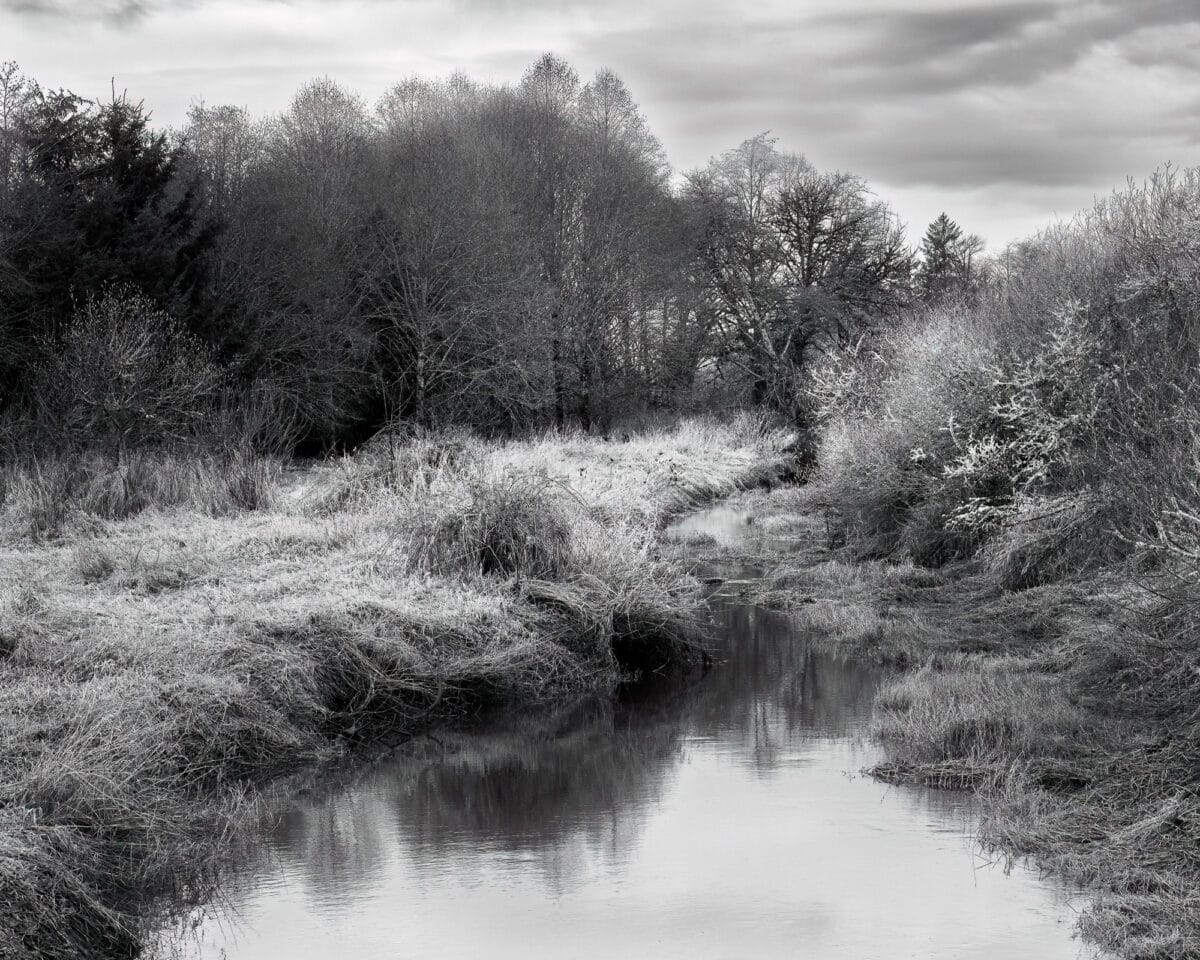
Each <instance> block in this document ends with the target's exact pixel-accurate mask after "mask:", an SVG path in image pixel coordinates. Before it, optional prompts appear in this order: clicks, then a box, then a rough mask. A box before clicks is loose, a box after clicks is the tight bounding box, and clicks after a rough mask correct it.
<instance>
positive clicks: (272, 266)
mask: <svg viewBox="0 0 1200 960" xmlns="http://www.w3.org/2000/svg"><path fill="white" fill-rule="evenodd" d="M981 247H982V244H981V242H980V241H979V240H978V238H976V237H969V236H964V235H963V233H962V231H961V229H960V228H959V227H958V226H957V225H956V224H954V223H953V221H951V220H949V218H947V217H945V215H943V216H942V217H940V218H939V219H938V220H937V221H935V222H934V223H933V224H932V225H931V226H930V228H929V230H928V232H927V234H926V236H925V238H924V240H923V242H922V244H921V246H920V249H919V250H913V249H912V248H911V247H910V246H909V244H908V242H907V241H906V238H905V235H904V231H903V229H902V226H901V224H900V223H899V221H898V219H897V217H896V216H895V215H894V213H893V212H892V211H891V210H890V209H889V208H888V206H887V205H886V204H885V203H884V202H882V201H881V200H879V199H878V198H877V197H875V196H874V195H873V194H872V192H871V191H870V189H869V187H868V185H867V184H866V183H865V182H864V181H863V180H862V179H860V178H858V177H855V176H853V175H850V174H847V173H843V172H828V171H821V170H817V169H816V168H814V167H813V166H812V165H811V164H809V163H808V162H807V161H806V160H804V158H803V157H801V156H799V155H796V154H791V153H787V152H785V151H782V150H781V149H779V148H778V146H777V144H776V142H775V141H774V140H773V139H772V138H770V137H769V136H767V135H765V134H763V135H760V136H757V137H754V138H752V139H750V140H747V141H746V142H744V143H742V144H741V145H740V146H738V147H736V148H734V149H732V150H730V151H728V152H727V153H725V154H723V155H721V156H720V157H717V158H715V159H714V160H712V161H711V162H710V163H709V164H708V165H707V166H706V167H704V168H703V169H700V170H695V171H692V172H690V173H688V174H686V175H685V176H684V177H682V178H681V179H680V180H679V181H674V180H673V177H672V172H671V170H670V168H669V166H668V164H667V161H666V159H665V156H664V153H663V150H662V147H661V145H660V144H659V142H658V140H657V139H656V138H655V137H654V135H653V133H652V132H651V130H650V128H649V125H648V123H647V121H646V119H645V117H644V116H643V114H642V113H641V111H640V109H639V107H638V105H637V103H636V101H635V100H634V98H633V96H632V94H631V93H630V91H629V90H628V88H627V87H626V86H625V84H624V83H623V82H622V81H621V79H620V78H619V77H617V76H616V75H615V74H614V73H612V72H611V71H607V70H604V71H600V72H599V73H597V74H596V75H595V76H594V77H593V78H591V79H590V80H587V81H586V82H585V81H583V80H581V79H580V77H579V76H578V75H577V74H576V72H575V71H574V70H573V69H572V68H571V66H570V65H569V64H567V63H566V62H564V61H563V60H561V59H559V58H557V57H555V56H553V55H550V54H547V55H544V56H542V57H540V58H539V59H538V60H537V61H535V62H534V63H533V64H532V65H531V66H530V67H529V68H528V70H527V71H526V72H525V74H524V76H523V77H522V78H521V80H520V81H519V82H518V83H516V84H513V85H499V86H498V85H488V84H481V83H477V82H475V81H473V80H471V79H470V78H468V77H466V76H463V75H455V76H453V77H451V78H449V79H448V80H437V81H434V80H425V79H422V78H418V77H413V78H409V79H406V80H403V81H401V82H400V83H398V84H396V85H395V86H393V87H392V88H391V89H389V90H388V91H387V92H386V93H385V94H384V95H383V96H382V97H381V98H380V100H379V102H378V103H376V104H375V105H374V106H373V107H372V106H369V105H368V104H367V103H365V102H364V101H363V100H362V99H361V98H359V97H358V96H356V95H355V94H354V93H352V92H351V91H348V90H347V89H345V88H344V87H342V86H340V85H339V84H337V83H335V82H334V81H332V80H329V79H318V80H314V81H312V82H311V83H308V84H306V85H305V86H303V87H302V88H301V89H300V90H299V91H298V92H297V93H296V95H295V96H294V97H293V99H292V101H291V102H290V104H289V105H288V106H287V108H286V109H285V110H283V111H282V112H280V113H278V114H276V115H273V116H269V117H265V118H257V117H253V116H251V115H250V114H249V113H248V112H247V111H246V110H244V109H242V108H238V107H233V106H210V105H206V104H203V103H201V104H198V105H196V106H194V107H193V108H192V109H191V111H190V113H189V115H188V119H187V122H186V124H185V125H184V126H183V127H182V128H181V129H179V130H159V129H156V128H155V127H154V126H153V125H152V123H151V116H150V114H149V112H148V111H147V109H146V108H145V106H144V105H143V104H142V103H141V102H137V101H134V100H133V99H131V98H130V97H129V96H128V95H126V94H117V93H116V92H115V90H114V92H113V95H112V96H111V98H110V99H108V100H106V101H92V100H88V99H86V98H83V97H81V96H79V95H77V94H74V93H71V92H68V91H61V90H60V91H51V90H44V89H42V87H40V86H39V85H38V84H37V83H36V82H35V81H33V80H31V79H29V78H27V77H25V76H23V75H22V74H21V72H20V71H19V69H18V68H17V67H16V65H14V64H5V65H3V67H2V68H0V417H2V418H3V423H4V425H5V430H6V431H7V434H8V435H9V436H13V435H21V436H32V435H37V436H38V437H39V438H40V439H41V441H42V442H45V441H47V440H54V441H57V442H64V443H95V442H100V441H105V442H110V443H112V444H113V445H114V447H115V448H116V449H118V450H119V449H120V448H121V447H123V446H124V445H126V444H129V443H143V442H155V441H156V440H157V441H162V440H164V439H173V438H185V437H190V436H195V435H197V431H200V430H202V429H203V428H204V427H205V426H206V425H208V426H210V425H211V424H213V423H214V422H222V423H223V422H226V421H227V420H228V418H229V417H230V416H233V415H235V414H236V416H237V417H240V418H241V420H242V421H243V423H242V427H241V429H242V430H243V431H246V430H249V431H251V432H253V433H256V434H262V435H267V434H271V433H274V434H275V435H276V436H284V435H286V436H287V437H288V438H289V439H290V440H291V441H293V442H296V443H300V444H304V445H308V446H310V447H323V446H329V445H333V444H352V443H354V442H355V441H356V440H358V439H361V438H363V437H365V436H367V435H369V434H370V433H371V432H373V431H374V430H376V429H378V427H379V426H380V425H381V424H383V423H385V422H405V423H409V424H411V425H413V426H414V427H418V428H430V427H435V426H442V425H449V424H461V425H466V426H470V427H473V428H475V429H478V430H481V431H485V432H492V433H516V432H521V431H526V430H529V429H535V428H540V427H545V426H552V425H556V426H560V427H562V426H567V425H579V426H582V427H583V428H585V429H605V428H607V427H609V426H610V425H611V424H612V423H614V422H615V421H616V420H618V419H620V418H622V417H625V416H628V415H629V414H631V413H637V412H641V411H647V410H655V409H676V408H684V407H689V406H695V405H702V404H710V405H711V404H715V403H722V402H735V401H746V400H748V401H751V402H754V403H760V404H767V405H771V406H773V407H775V408H777V409H778V410H780V411H782V412H784V413H785V414H786V415H787V416H789V417H790V418H792V419H793V420H795V422H796V423H797V425H799V426H805V425H807V424H808V423H809V421H810V420H811V418H812V413H811V411H810V410H808V403H807V401H806V399H805V398H806V396H807V395H808V391H807V389H806V377H807V376H808V375H809V372H810V369H811V368H812V367H813V366H814V365H817V364H820V363H822V362H824V359H825V358H827V357H828V356H830V355H831V354H835V353H837V352H839V351H845V350H850V349H853V348H855V345H856V344H860V343H861V342H862V341H863V339H864V338H869V337H870V336H871V335H872V334H873V332H875V331H878V330H880V329H882V328H886V327H887V326H889V325H894V324H895V322H896V321H897V318H898V317H899V316H900V314H901V313H902V312H904V311H908V310H911V309H913V308H914V307H915V306H919V305H920V304H922V303H927V302H931V301H936V300H939V299H943V298H945V297H948V296H969V295H970V293H971V291H972V290H973V289H974V288H975V287H977V286H978V284H980V283H981V282H984V280H985V279H986V272H985V271H984V270H983V269H981V265H980V252H981ZM214 411H216V413H215V414H214Z"/></svg>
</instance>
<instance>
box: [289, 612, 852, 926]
mask: <svg viewBox="0 0 1200 960" xmlns="http://www.w3.org/2000/svg"><path fill="white" fill-rule="evenodd" d="M713 617H714V622H715V624H716V627H717V630H716V633H717V637H716V640H715V641H714V642H715V645H716V648H717V649H716V654H717V660H718V662H717V665H716V666H715V667H714V669H713V670H711V671H710V672H709V673H708V675H707V676H705V677H704V678H703V679H702V680H700V681H698V682H692V683H690V684H680V683H669V682H666V681H663V682H662V683H661V684H660V685H658V686H656V687H648V686H642V687H639V688H636V689H632V690H628V691H625V693H624V694H623V695H622V696H621V697H620V698H618V700H617V701H616V702H595V701H593V702H586V703H582V704H577V705H575V706H574V707H572V708H570V709H567V710H563V711H559V712H557V713H553V714H548V715H547V714H543V715H537V716H528V717H524V718H521V719H519V720H517V721H514V722H512V723H510V724H507V725H502V726H495V725H492V724H489V725H487V727H486V730H485V731H484V732H480V733H470V734H467V733H451V734H439V735H438V736H436V737H426V738H422V739H420V740H417V741H414V742H412V743H410V744H408V745H407V746H406V747H404V748H403V749H402V750H400V751H399V752H398V753H397V754H396V755H394V756H393V757H390V758H388V759H387V760H385V761H383V762H381V763H379V764H377V765H375V766H373V767H371V768H370V769H368V770H367V771H365V772H363V773H362V774H361V775H360V776H359V777H357V778H356V780H355V781H354V782H353V783H351V784H349V785H348V786H342V787H336V788H332V789H329V790H327V791H324V792H323V793H322V794H320V795H314V796H312V797H310V798H308V799H307V800H304V801H302V802H300V803H296V804H294V805H293V806H291V807H290V809H289V810H288V811H287V813H286V814H284V816H283V817H282V819H281V821H280V822H279V825H278V827H277V829H276V830H275V831H274V833H273V834H272V837H271V850H270V853H271V855H273V856H277V857H279V858H280V859H282V860H283V861H284V863H285V864H287V865H288V867H289V873H290V874H291V875H292V876H293V877H294V878H297V879H299V880H300V881H301V882H303V883H305V884H306V885H309V886H310V888H311V889H312V890H313V891H314V892H316V891H318V890H319V892H320V899H321V901H322V902H323V903H324V904H326V905H328V904H329V903H330V902H331V901H333V900H334V899H335V898H338V897H346V898H349V897H352V896H356V895H359V894H361V892H362V890H363V889H364V885H369V883H370V878H371V876H372V875H373V874H374V873H376V871H378V870H379V869H380V868H381V867H382V865H384V864H385V863H387V862H389V861H391V860H394V859H396V858H397V847H396V845H400V849H402V851H403V856H404V859H406V860H409V861H411V862H412V863H413V864H414V866H415V868H416V870H417V871H418V873H419V874H421V873H422V872H423V870H424V865H425V864H438V867H437V869H436V870H435V871H433V872H434V873H437V874H444V873H445V870H446V868H445V863H446V861H454V862H455V871H456V877H457V879H459V880H460V881H463V882H473V881H477V882H485V880H486V874H487V870H488V863H489V855H499V856H505V857H514V856H517V857H521V858H522V859H527V860H529V862H530V863H531V865H535V864H536V869H537V870H538V871H539V872H540V874H541V875H542V877H543V878H544V880H545V881H546V883H547V884H548V885H549V886H550V888H551V889H553V890H559V889H561V888H562V887H563V886H564V885H566V884H568V883H570V881H571V879H572V878H574V877H576V876H578V875H579V874H580V873H581V872H582V871H583V870H584V868H585V866H586V865H588V864H593V863H595V861H596V860H597V859H610V858H611V859H614V860H615V859H620V858H622V857H623V856H624V854H625V853H626V852H627V851H628V850H629V849H630V848H631V846H632V845H633V844H635V843H636V842H637V839H638V836H639V834H640V829H641V824H642V823H643V821H644V816H645V811H646V809H647V807H648V806H650V805H652V804H654V803H655V802H656V801H657V800H658V798H659V797H660V796H661V795H662V793H663V790H664V788H665V786H666V785H667V784H668V783H669V782H670V778H671V777H672V775H673V774H674V772H675V770H676V768H677V766H678V764H679V762H680V760H681V759H682V758H683V757H684V756H685V755H686V752H687V751H688V750H689V749H692V747H691V746H690V743H691V741H693V740H700V741H715V742H716V743H717V744H718V745H719V746H720V748H721V750H722V753H723V754H725V755H727V756H729V757H731V758H732V759H733V760H734V762H736V763H740V764H745V765H749V766H751V767H753V768H754V769H755V770H756V771H757V772H759V773H761V774H767V773H769V772H770V771H771V770H772V769H773V768H774V767H775V766H776V765H777V764H778V763H779V762H780V760H781V759H782V758H784V757H785V756H788V755H792V756H794V755H796V754H803V752H804V750H805V745H806V743H808V742H810V741H811V740H813V739H814V738H816V739H825V738H830V737H842V736H845V735H846V734H847V732H848V731H849V730H850V729H851V727H852V726H854V725H855V724H856V723H858V722H860V721H861V720H863V719H864V718H865V717H866V716H867V715H868V714H869V711H870V704H871V700H872V695H873V690H874V686H875V674H874V673H873V671H871V670H870V669H868V668H866V667H863V666H861V665H854V664H847V663H842V662H838V661H836V660H833V659H832V658H830V657H828V656H826V655H822V654H818V653H815V652H813V650H812V649H811V648H810V647H809V645H808V644H806V643H805V642H804V641H803V638H802V637H800V636H798V635H797V633H796V631H795V629H794V627H792V626H791V625H790V623H789V621H788V620H787V618H786V617H785V616H783V615H781V614H778V613H774V612H772V611H768V610H764V609H762V608H757V607H753V606H750V605H746V604H735V603H716V604H715V605H714V608H713ZM481 852H484V854H483V855H481Z"/></svg>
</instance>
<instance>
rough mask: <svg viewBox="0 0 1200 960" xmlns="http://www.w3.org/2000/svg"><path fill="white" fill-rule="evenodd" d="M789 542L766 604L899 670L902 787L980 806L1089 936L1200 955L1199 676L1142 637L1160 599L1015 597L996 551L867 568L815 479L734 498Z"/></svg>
mask: <svg viewBox="0 0 1200 960" xmlns="http://www.w3.org/2000/svg"><path fill="white" fill-rule="evenodd" d="M735 503H739V504H741V505H743V506H744V507H745V508H746V509H747V510H748V511H749V512H750V513H751V514H752V515H753V517H754V522H755V523H756V524H758V525H759V526H761V527H766V528H768V529H770V530H771V532H772V535H773V536H777V537H780V538H785V539H788V540H791V541H792V542H793V545H794V546H796V547H797V548H798V549H797V550H796V552H795V553H792V554H788V555H781V554H775V555H773V556H769V557H758V558H746V559H752V560H755V561H756V562H757V563H759V564H762V565H763V566H765V567H767V568H768V569H769V571H770V572H769V573H768V575H767V577H766V579H765V580H764V582H763V584H762V586H761V588H760V599H761V600H763V601H764V602H766V603H768V604H771V605H774V606H777V607H781V608H786V609H788V610H790V611H791V612H792V615H793V616H794V617H796V618H797V619H798V620H799V621H800V622H801V623H802V625H803V626H804V627H805V628H807V629H808V630H809V631H810V632H811V634H812V636H814V637H816V638H818V640H819V641H820V642H822V643H824V644H825V645H827V646H828V647H830V648H831V649H834V650H836V651H838V652H840V653H842V654H845V655H847V656H852V657H860V658H864V659H867V660H871V661H874V662H877V663H886V664H890V665H893V666H897V667H900V668H902V669H901V672H900V673H899V674H898V676H897V678H896V679H895V680H894V681H892V682H890V683H888V684H885V685H884V687H883V688H882V689H881V691H880V694H879V696H878V699H877V701H876V705H875V718H874V724H873V734H874V736H875V737H876V738H878V739H879V740H880V741H882V742H883V743H884V744H885V745H886V746H887V747H888V759H887V760H886V762H884V763H881V764H880V765H878V766H877V767H876V768H875V769H874V770H873V771H872V773H873V774H874V775H875V776H877V777H880V778H882V779H886V780H889V781H893V782H916V783H923V784H928V785H931V786H938V787H947V788H956V789H969V790H975V791H977V792H979V793H980V794H981V795H982V796H983V797H984V798H985V801H986V802H985V804H984V810H985V817H984V820H983V823H982V826H981V833H980V839H981V841H982V842H983V844H984V846H985V847H986V848H988V849H990V850H991V851H992V852H994V853H998V854H1001V855H1005V856H1010V857H1015V858H1020V857H1029V858H1031V859H1032V860H1033V861H1034V862H1036V863H1037V864H1038V865H1039V866H1040V867H1041V868H1043V869H1047V870H1049V871H1051V872H1052V873H1055V874H1057V875H1058V876H1061V877H1063V878H1064V879H1066V880H1068V881H1071V882H1076V883H1080V884H1083V885H1086V886H1087V887H1088V888H1089V889H1090V890H1091V891H1093V892H1094V894H1095V900H1094V902H1093V905H1092V906H1091V908H1090V909H1089V910H1088V911H1087V912H1086V913H1085V914H1084V915H1083V916H1082V917H1081V919H1080V932H1081V933H1082V934H1083V936H1084V937H1085V938H1086V939H1087V940H1088V941H1089V942H1091V943H1092V944H1094V945H1097V946H1099V947H1101V948H1104V949H1105V950H1108V951H1111V952H1112V953H1113V954H1115V955H1117V956H1122V957H1130V958H1154V960H1162V958H1184V957H1194V956H1197V955H1200V736H1198V735H1197V732H1198V729H1200V728H1198V726H1197V719H1198V718H1197V716H1196V714H1195V707H1194V704H1195V703H1196V702H1197V698H1196V695H1195V690H1196V686H1197V683H1198V682H1200V681H1198V679H1197V678H1198V676H1200V670H1197V668H1196V666H1195V657H1194V647H1193V646H1192V645H1191V640H1190V638H1189V637H1187V636H1181V637H1178V638H1177V639H1176V640H1175V641H1174V642H1172V641H1170V640H1167V639H1164V637H1163V635H1160V636H1158V637H1154V636H1150V635H1148V634H1147V633H1146V632H1145V622H1146V617H1147V614H1148V613H1152V612H1153V610H1152V608H1153V606H1154V605H1155V604H1156V603H1163V604H1165V603H1166V601H1165V600H1163V599H1162V598H1157V597H1155V595H1154V594H1153V593H1152V592H1150V591H1147V590H1146V589H1145V587H1144V586H1141V587H1139V586H1137V585H1135V584H1133V583H1131V581H1130V580H1129V578H1128V576H1126V575H1124V572H1123V571H1114V572H1113V573H1112V574H1111V575H1110V576H1108V577H1105V576H1103V575H1099V574H1096V573H1092V574H1088V575H1086V576H1079V577H1074V578H1072V577H1066V578H1062V579H1059V580H1057V581H1056V582H1054V583H1052V584H1046V585H1041V586H1032V587H1029V588H1027V589H1023V590H1006V589H1002V588H1001V586H1000V585H998V582H997V577H996V575H995V571H994V569H992V568H991V567H990V566H989V563H988V560H987V558H984V559H982V560H975V561H964V562H960V563H957V564H951V565H948V566H945V567H942V568H939V569H930V568H927V567H923V566H919V565H915V564H913V563H912V562H911V561H910V560H896V561H888V560H879V559H864V558H860V557H856V556H855V554H854V553H853V551H852V549H851V548H849V547H846V546H844V545H841V544H840V541H839V540H838V539H837V538H836V537H833V538H832V539H831V536H830V535H831V530H833V532H836V530H835V529H834V528H831V527H830V526H829V525H828V524H827V522H826V520H825V509H826V504H825V503H824V502H823V500H822V496H821V490H820V488H819V486H817V487H810V488H803V489H798V488H783V489H780V490H777V491H775V492H772V493H769V494H764V493H763V492H761V491H754V492H750V493H745V494H741V495H739V497H738V498H736V499H735Z"/></svg>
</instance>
